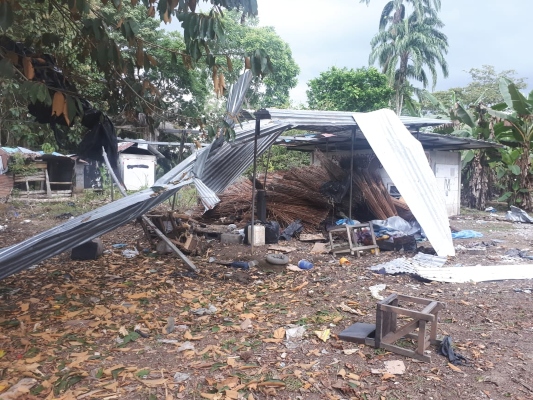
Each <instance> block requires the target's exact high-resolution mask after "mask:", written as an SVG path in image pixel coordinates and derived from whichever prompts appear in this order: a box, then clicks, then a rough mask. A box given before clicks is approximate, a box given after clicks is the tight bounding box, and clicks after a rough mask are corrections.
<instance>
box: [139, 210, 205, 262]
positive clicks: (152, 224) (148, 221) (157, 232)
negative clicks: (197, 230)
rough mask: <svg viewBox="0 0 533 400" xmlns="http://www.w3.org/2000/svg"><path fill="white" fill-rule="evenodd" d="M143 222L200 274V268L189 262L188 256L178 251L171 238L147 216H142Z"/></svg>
mask: <svg viewBox="0 0 533 400" xmlns="http://www.w3.org/2000/svg"><path fill="white" fill-rule="evenodd" d="M142 220H143V221H144V223H145V224H147V225H148V226H149V227H150V228H152V229H153V230H154V232H155V234H156V235H157V236H159V238H160V239H161V240H163V241H164V242H165V243H166V244H167V245H168V247H170V248H171V249H172V251H173V252H174V253H176V254H177V255H178V257H180V258H181V259H182V260H183V261H184V262H185V264H186V265H187V267H188V268H189V269H190V270H191V271H194V272H198V268H196V266H195V265H194V264H193V263H192V261H191V260H189V259H188V258H187V256H186V255H185V254H183V253H182V252H181V251H180V249H178V248H177V247H176V246H175V245H174V243H172V242H171V240H170V239H169V238H167V237H166V236H165V235H164V233H163V232H161V231H160V230H159V229H158V228H157V226H155V225H154V223H153V222H152V221H151V220H150V218H148V217H146V215H143V216H142Z"/></svg>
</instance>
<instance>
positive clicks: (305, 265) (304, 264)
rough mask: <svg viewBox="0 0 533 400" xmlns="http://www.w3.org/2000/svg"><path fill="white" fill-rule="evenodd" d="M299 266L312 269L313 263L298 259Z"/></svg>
mask: <svg viewBox="0 0 533 400" xmlns="http://www.w3.org/2000/svg"><path fill="white" fill-rule="evenodd" d="M298 268H300V269H311V268H313V263H312V262H311V261H307V260H300V261H298Z"/></svg>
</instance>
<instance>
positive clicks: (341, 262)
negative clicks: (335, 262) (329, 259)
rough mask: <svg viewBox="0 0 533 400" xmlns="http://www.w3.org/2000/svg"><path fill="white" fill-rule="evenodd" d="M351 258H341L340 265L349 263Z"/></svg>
mask: <svg viewBox="0 0 533 400" xmlns="http://www.w3.org/2000/svg"><path fill="white" fill-rule="evenodd" d="M349 264H350V260H348V259H347V258H346V257H341V258H340V260H339V265H349Z"/></svg>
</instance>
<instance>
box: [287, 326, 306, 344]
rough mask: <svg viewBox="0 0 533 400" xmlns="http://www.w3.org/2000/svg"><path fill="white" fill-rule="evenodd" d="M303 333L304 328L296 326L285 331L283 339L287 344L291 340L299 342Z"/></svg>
mask: <svg viewBox="0 0 533 400" xmlns="http://www.w3.org/2000/svg"><path fill="white" fill-rule="evenodd" d="M304 333H305V326H297V327H294V328H289V329H286V330H285V338H286V340H287V341H288V342H290V341H292V340H300V339H302V338H303V336H304Z"/></svg>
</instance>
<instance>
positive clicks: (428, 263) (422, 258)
mask: <svg viewBox="0 0 533 400" xmlns="http://www.w3.org/2000/svg"><path fill="white" fill-rule="evenodd" d="M446 261H447V257H439V256H432V255H430V254H424V253H418V254H417V255H416V256H414V257H413V258H409V259H407V258H405V257H402V258H397V259H395V260H392V261H389V262H386V263H383V264H378V265H374V266H372V267H370V270H371V271H374V272H377V273H379V274H391V275H394V274H415V275H416V274H418V270H419V269H420V268H440V267H442V266H443V265H444V264H445V263H446Z"/></svg>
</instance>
